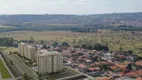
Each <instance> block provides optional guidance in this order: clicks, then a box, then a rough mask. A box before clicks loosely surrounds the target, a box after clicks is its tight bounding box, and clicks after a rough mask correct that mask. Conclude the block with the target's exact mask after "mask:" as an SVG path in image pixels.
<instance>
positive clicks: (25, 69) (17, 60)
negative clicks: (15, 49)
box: [9, 54, 38, 80]
mask: <svg viewBox="0 0 142 80" xmlns="http://www.w3.org/2000/svg"><path fill="white" fill-rule="evenodd" d="M9 58H10V59H11V60H12V61H13V62H14V64H15V65H16V66H17V67H18V68H19V70H20V71H21V72H22V73H26V74H27V75H28V76H30V77H32V78H33V79H34V80H38V76H37V75H36V73H35V72H34V71H33V70H32V69H30V68H29V67H27V66H26V65H25V64H24V62H23V60H21V58H20V57H19V56H17V55H16V54H11V55H9Z"/></svg>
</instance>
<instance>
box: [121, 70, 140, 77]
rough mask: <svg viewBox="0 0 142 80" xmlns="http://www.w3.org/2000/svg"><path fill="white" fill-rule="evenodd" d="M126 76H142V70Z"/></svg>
mask: <svg viewBox="0 0 142 80" xmlns="http://www.w3.org/2000/svg"><path fill="white" fill-rule="evenodd" d="M124 76H135V77H137V76H142V70H134V71H131V72H128V73H125V74H124Z"/></svg>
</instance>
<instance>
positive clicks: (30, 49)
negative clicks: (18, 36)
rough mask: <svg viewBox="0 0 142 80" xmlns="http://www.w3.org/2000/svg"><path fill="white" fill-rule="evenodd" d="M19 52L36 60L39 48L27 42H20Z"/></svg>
mask: <svg viewBox="0 0 142 80" xmlns="http://www.w3.org/2000/svg"><path fill="white" fill-rule="evenodd" d="M18 52H19V53H20V55H21V56H24V57H26V58H28V59H31V60H36V56H37V49H36V47H34V46H32V45H28V44H26V43H19V44H18Z"/></svg>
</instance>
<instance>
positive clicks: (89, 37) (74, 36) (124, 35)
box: [0, 30, 142, 56]
mask: <svg viewBox="0 0 142 80" xmlns="http://www.w3.org/2000/svg"><path fill="white" fill-rule="evenodd" d="M3 36H5V37H13V38H14V39H16V40H29V39H30V37H31V36H32V37H33V38H34V40H53V41H58V42H63V41H66V42H69V43H70V44H71V45H82V44H89V45H94V44H95V43H98V42H99V43H103V44H105V45H108V46H109V48H110V50H112V51H117V50H119V47H122V48H123V50H133V51H134V52H135V53H136V54H138V55H141V56H142V51H141V50H142V49H141V48H142V32H124V31H119V32H114V31H106V30H101V31H97V32H95V33H77V32H67V31H48V32H35V31H14V32H5V33H0V37H3Z"/></svg>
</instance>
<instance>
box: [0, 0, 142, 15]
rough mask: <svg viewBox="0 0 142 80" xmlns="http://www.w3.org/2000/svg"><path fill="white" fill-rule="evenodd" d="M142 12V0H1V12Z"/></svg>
mask: <svg viewBox="0 0 142 80" xmlns="http://www.w3.org/2000/svg"><path fill="white" fill-rule="evenodd" d="M117 12H119V13H120V12H142V0H0V14H46V13H48V14H100V13H117Z"/></svg>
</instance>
